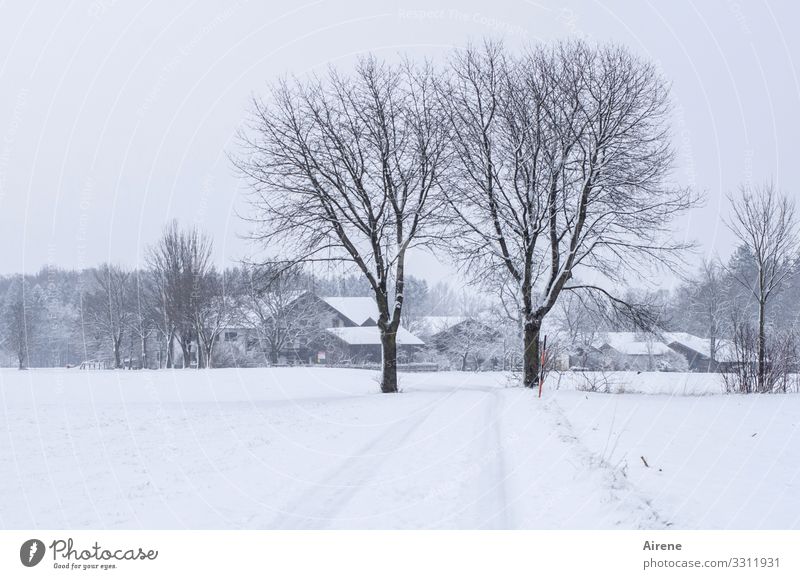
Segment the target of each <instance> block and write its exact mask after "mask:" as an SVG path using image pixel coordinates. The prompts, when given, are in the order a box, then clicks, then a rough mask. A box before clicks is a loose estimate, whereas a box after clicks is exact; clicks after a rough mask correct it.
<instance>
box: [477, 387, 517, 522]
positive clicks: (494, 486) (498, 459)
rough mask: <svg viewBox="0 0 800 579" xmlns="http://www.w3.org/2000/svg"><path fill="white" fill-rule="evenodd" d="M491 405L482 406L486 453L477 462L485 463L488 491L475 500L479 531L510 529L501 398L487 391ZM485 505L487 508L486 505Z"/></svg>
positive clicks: (484, 472) (485, 485)
mask: <svg viewBox="0 0 800 579" xmlns="http://www.w3.org/2000/svg"><path fill="white" fill-rule="evenodd" d="M488 394H489V399H490V402H489V403H488V404H486V405H485V411H484V412H485V413H484V428H483V431H482V434H483V438H484V440H485V441H486V442H485V450H484V453H483V455H482V456H481V458H480V460H482V461H487V462H488V464H486V465H485V468H483V476H482V479H484V484H481V485H479V488H485V489H487V490H486V491H485V492H484V493H483V494H482V495H480V496H479V497H478V520H479V521H480V525H479V527H480V528H481V529H509V528H511V526H510V523H509V512H508V499H507V495H506V478H507V476H508V473H507V472H506V462H505V456H504V451H503V438H502V432H501V428H500V420H501V418H502V412H501V410H502V408H501V404H500V396H499V394H498V393H497V392H496V391H494V390H490V391H489V393H488ZM487 503H488V504H487Z"/></svg>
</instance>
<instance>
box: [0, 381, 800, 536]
mask: <svg viewBox="0 0 800 579" xmlns="http://www.w3.org/2000/svg"><path fill="white" fill-rule="evenodd" d="M613 378H614V380H613V384H614V385H615V386H614V387H613V388H611V390H612V391H614V392H619V391H624V393H622V394H620V393H610V394H605V393H594V392H583V391H577V390H575V389H574V387H575V385H576V383H577V380H578V378H577V377H576V376H573V375H564V376H563V377H562V378H561V381H560V383H559V382H558V380H557V377H555V376H553V377H551V378H550V379H549V382H548V384H547V385H546V387H545V396H544V398H543V399H542V400H537V399H535V398H534V395H533V394H532V392H530V391H527V390H523V389H520V388H510V387H508V386H509V383H510V382H509V379H508V376H506V375H504V374H500V373H481V374H471V373H456V372H454V373H444V372H443V373H432V374H407V375H403V376H402V379H401V388H402V389H403V393H402V394H399V395H381V394H379V393H378V392H377V391H378V385H377V383H376V381H375V373H374V372H371V371H367V370H345V369H327V368H314V369H303V368H279V369H248V370H210V371H199V372H198V371H188V370H187V371H181V370H177V371H151V372H124V371H116V372H115V371H80V370H30V371H27V372H19V371H16V370H2V371H0V527H3V528H31V527H33V528H140V527H142V528H256V529H271V528H278V529H285V528H534V529H542V528H567V529H585V528H603V529H605V528H624V529H627V528H657V529H658V528H712V529H724V528H743V529H751V528H780V529H784V528H800V452H798V448H799V447H800V436H798V432H797V431H798V422H800V395H797V394H787V395H771V396H759V395H751V396H738V395H724V394H721V393H720V392H721V390H722V387H721V384H720V383H719V377H718V376H713V375H697V374H694V375H693V374H666V373H654V374H638V375H637V374H616V375H614V377H613ZM556 384H558V385H559V389H558V390H554V388H555V386H556ZM636 392H648V394H642V393H636ZM654 392H662V393H663V392H668V393H670V394H653V393H654ZM687 394H712V395H703V396H697V395H687ZM644 461H646V462H647V465H649V466H646V465H645V463H644Z"/></svg>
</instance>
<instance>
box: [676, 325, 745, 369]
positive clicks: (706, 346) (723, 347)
mask: <svg viewBox="0 0 800 579" xmlns="http://www.w3.org/2000/svg"><path fill="white" fill-rule="evenodd" d="M664 339H665V340H666V341H667V343H668V344H670V345H671V344H680V345H681V346H683V347H685V348H688V349H690V350H693V351H695V352H697V353H698V354H700V355H701V356H705V357H706V358H709V359H710V358H711V340H710V339H709V338H701V337H699V336H695V335H694V334H689V333H688V332H667V333H665V334H664ZM734 356H735V355H734V352H733V346H732V344H731V343H730V341H729V340H724V339H718V340H717V343H716V352H715V356H714V358H715V359H716V361H717V362H726V361H733V360H734V359H735V357H734Z"/></svg>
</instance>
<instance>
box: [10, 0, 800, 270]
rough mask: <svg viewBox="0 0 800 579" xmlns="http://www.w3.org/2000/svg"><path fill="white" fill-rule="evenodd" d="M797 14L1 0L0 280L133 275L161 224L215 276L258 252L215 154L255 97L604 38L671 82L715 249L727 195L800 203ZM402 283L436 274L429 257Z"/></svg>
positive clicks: (771, 6) (696, 218)
mask: <svg viewBox="0 0 800 579" xmlns="http://www.w3.org/2000/svg"><path fill="white" fill-rule="evenodd" d="M799 16H800V15H799V14H798V9H797V8H796V7H795V3H794V2H791V1H790V0H786V1H783V2H746V3H745V2H726V1H717V2H714V1H710V2H688V1H687V2H684V1H680V0H678V1H673V2H656V1H650V2H605V1H604V2H566V3H565V2H549V1H546V0H542V1H538V0H537V1H527V2H520V1H508V2H506V1H500V0H492V1H491V2H463V1H455V0H453V1H449V2H444V1H435V0H425V1H422V0H414V1H412V2H409V1H400V2H377V1H374V0H373V1H370V2H354V1H347V2H343V1H318V2H303V1H302V0H301V1H299V2H275V1H271V2H269V3H264V2H255V1H251V2H246V1H240V2H235V1H232V2H185V3H181V2H142V1H139V2H133V1H128V0H95V1H91V0H90V1H87V2H35V1H32V0H18V1H13V0H12V1H10V2H0V248H2V250H0V273H10V272H20V271H24V272H34V271H37V270H38V269H40V268H41V267H43V266H44V265H46V264H56V265H59V266H64V267H86V266H90V265H94V264H96V263H98V262H100V261H104V260H111V261H115V262H121V263H124V264H127V265H130V266H135V265H137V264H138V263H140V262H141V259H142V250H143V248H144V247H145V246H146V245H147V244H148V243H151V242H152V241H153V240H154V239H155V238H156V237H157V236H158V234H159V232H160V230H161V228H162V227H163V225H164V222H165V221H166V220H168V219H171V218H173V217H175V218H178V219H179V220H181V221H182V222H184V223H186V224H198V225H200V226H201V227H202V228H204V229H206V230H207V231H208V232H210V233H211V234H212V235H213V237H214V240H215V243H216V252H217V256H216V257H217V262H218V263H219V264H224V263H226V262H230V261H232V260H236V259H239V258H241V257H243V256H245V255H247V254H248V253H250V252H251V249H250V248H249V247H248V245H247V243H246V242H245V241H244V240H243V239H241V236H242V234H244V233H246V227H245V225H244V224H243V223H242V222H241V220H240V219H239V218H238V217H237V211H239V212H241V211H246V204H245V203H244V200H243V195H242V185H241V183H239V182H238V181H237V179H236V177H235V175H234V173H233V171H232V169H231V165H230V162H229V160H228V157H227V155H228V154H229V153H231V152H235V143H234V140H233V137H234V134H235V132H236V130H237V128H238V127H239V125H240V123H241V122H242V121H243V119H244V117H245V115H246V112H247V110H248V106H249V99H250V98H251V96H252V95H254V94H259V93H263V92H264V89H265V87H266V85H267V83H268V82H269V81H270V80H272V79H275V78H276V77H277V76H279V75H281V74H283V73H286V72H291V73H297V74H302V73H304V72H306V71H309V70H311V69H313V68H315V67H320V66H324V65H326V63H329V62H339V63H341V64H342V65H344V66H346V65H347V63H348V62H349V61H350V60H351V59H352V58H353V55H355V54H358V53H363V52H369V51H372V52H375V53H377V54H382V55H387V56H388V55H395V54H396V53H397V52H398V51H403V52H410V53H412V54H426V55H431V56H434V57H435V56H441V55H442V54H443V53H445V52H446V51H449V50H452V48H453V47H459V46H463V45H464V44H465V43H466V42H467V41H469V40H470V39H480V38H481V37H482V36H490V37H493V38H504V39H505V40H506V41H507V43H509V44H510V45H512V46H517V45H522V44H524V43H533V42H541V41H547V40H551V39H555V38H564V37H582V38H587V39H590V40H606V39H613V40H615V41H618V42H621V43H624V44H626V45H627V46H629V47H630V48H631V49H633V50H634V51H636V52H638V53H640V54H642V55H644V56H647V57H648V58H650V59H651V60H653V61H654V62H656V63H657V64H658V65H659V66H660V67H661V68H662V70H663V72H664V74H665V75H666V76H667V78H669V79H670V80H671V81H672V82H673V91H672V97H673V101H674V103H675V115H674V134H675V145H676V146H677V148H678V150H679V156H678V165H677V167H676V177H677V179H678V180H679V181H680V182H681V183H683V184H686V185H690V186H692V187H695V188H696V189H698V190H700V191H702V192H704V193H705V194H706V198H707V201H706V205H705V207H704V208H702V209H699V210H697V211H695V212H694V213H693V214H692V215H691V216H690V218H689V219H687V220H684V221H683V222H681V223H677V224H676V234H677V235H678V236H679V237H681V238H684V237H685V238H690V239H696V240H698V241H699V242H701V244H702V252H703V253H704V254H712V253H715V252H717V253H721V254H722V255H727V253H728V252H729V251H730V246H731V243H732V240H731V236H730V234H729V233H728V232H727V231H726V230H725V229H724V226H723V224H722V222H721V217H722V216H723V215H726V214H727V205H726V201H725V198H724V194H725V193H726V192H728V191H731V190H733V189H735V188H736V187H737V186H738V184H739V183H742V182H744V181H749V180H753V181H763V180H766V179H774V180H775V181H776V182H777V184H778V185H779V187H780V188H781V189H783V190H784V191H786V192H791V193H792V194H795V195H797V193H798V192H800V170H798V164H799V163H800V158H798V145H797V140H798V136H799V135H800V115H798V110H800V106H799V105H800V82H799V81H798V76H799V75H798V71H797V69H796V65H795V63H794V62H793V59H794V58H795V57H798V58H799V59H800V39H799V38H798V35H797V34H796V30H795V28H796V26H797V23H798V21H800V19H799ZM411 271H412V273H416V274H420V275H424V276H427V277H428V278H429V279H430V280H432V281H435V280H438V279H441V278H443V277H445V276H447V275H449V268H448V267H446V266H445V267H443V266H441V265H439V264H437V263H436V262H435V260H434V259H433V258H430V257H424V258H422V259H417V260H415V262H414V263H413V264H411Z"/></svg>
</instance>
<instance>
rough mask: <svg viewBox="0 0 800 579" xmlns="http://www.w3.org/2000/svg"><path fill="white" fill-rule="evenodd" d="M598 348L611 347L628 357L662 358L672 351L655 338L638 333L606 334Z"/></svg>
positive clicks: (598, 342) (598, 340)
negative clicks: (649, 356)
mask: <svg viewBox="0 0 800 579" xmlns="http://www.w3.org/2000/svg"><path fill="white" fill-rule="evenodd" d="M596 343H597V347H598V348H599V347H601V346H603V345H606V344H607V345H609V346H611V347H612V348H614V349H615V350H616V351H617V352H619V353H620V354H625V355H628V356H648V355H651V356H662V355H665V354H669V353H670V352H672V350H671V349H670V348H669V346H667V345H666V344H664V343H662V342H659V341H658V340H657V339H656V338H655V337H654V336H644V335H642V334H639V333H637V332H604V333H602V334H600V337H599V338H598V339H597V342H596Z"/></svg>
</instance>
